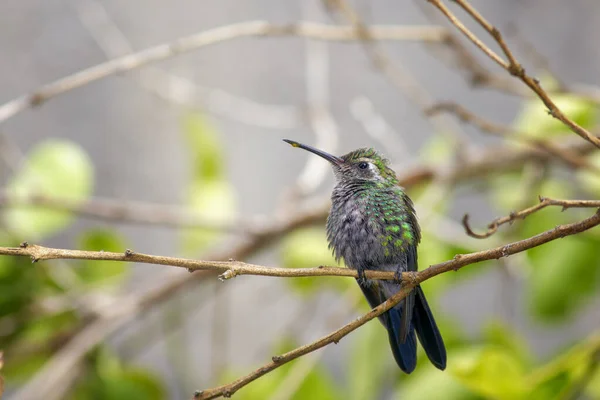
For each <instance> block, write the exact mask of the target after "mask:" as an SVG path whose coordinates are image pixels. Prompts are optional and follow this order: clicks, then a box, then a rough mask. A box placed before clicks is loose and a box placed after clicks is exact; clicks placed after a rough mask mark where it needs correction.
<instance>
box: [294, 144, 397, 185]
mask: <svg viewBox="0 0 600 400" xmlns="http://www.w3.org/2000/svg"><path fill="white" fill-rule="evenodd" d="M284 142H287V143H289V144H291V145H292V146H294V147H298V148H300V149H304V150H306V151H310V152H311V153H314V154H316V155H318V156H320V157H323V158H324V159H326V160H327V161H329V162H330V163H331V165H332V167H333V172H334V173H335V176H336V178H337V180H338V181H339V182H342V183H346V182H374V183H377V184H381V185H385V186H388V185H397V184H398V180H397V178H396V174H395V173H394V171H393V170H392V169H391V168H390V167H389V161H388V160H387V159H385V158H384V157H383V156H382V155H381V154H379V153H378V152H377V151H376V150H375V149H372V148H363V149H357V150H354V151H351V152H350V153H348V154H344V155H343V156H341V157H337V156H334V155H332V154H329V153H327V152H324V151H322V150H319V149H316V148H314V147H312V146H307V145H305V144H301V143H298V142H295V141H293V140H288V139H284Z"/></svg>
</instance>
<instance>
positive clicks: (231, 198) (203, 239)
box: [182, 114, 236, 257]
mask: <svg viewBox="0 0 600 400" xmlns="http://www.w3.org/2000/svg"><path fill="white" fill-rule="evenodd" d="M183 131H184V134H185V135H184V136H185V140H186V142H187V145H188V146H187V149H188V151H189V153H190V154H189V156H190V160H191V162H192V165H191V167H192V168H191V173H192V175H191V177H190V178H191V179H190V183H189V186H188V188H187V193H186V194H185V199H186V205H187V206H188V207H189V208H190V209H192V210H194V211H195V212H196V213H197V215H198V217H199V218H202V219H205V220H206V221H207V222H208V223H211V224H215V225H219V224H230V223H231V222H232V220H233V218H232V217H233V216H234V213H235V211H236V201H235V190H234V188H233V186H232V185H231V183H230V182H229V181H228V179H227V176H226V175H225V171H224V167H223V166H224V163H225V152H224V150H223V147H222V145H221V143H220V141H219V136H218V133H217V131H216V130H215V129H214V127H213V126H212V125H211V123H210V121H209V120H208V119H207V117H205V116H203V115H200V114H190V115H188V116H187V117H186V119H185V121H184V127H183ZM182 235H183V237H182V247H183V249H182V250H183V252H184V254H185V255H188V256H190V257H191V256H194V255H197V254H198V252H199V251H201V250H202V249H204V248H206V247H207V246H208V245H210V244H211V243H214V241H215V240H217V239H218V238H219V236H220V233H219V232H216V231H215V230H214V229H209V228H195V229H189V230H186V231H184V232H183V233H182Z"/></svg>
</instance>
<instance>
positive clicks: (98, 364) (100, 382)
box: [69, 348, 167, 400]
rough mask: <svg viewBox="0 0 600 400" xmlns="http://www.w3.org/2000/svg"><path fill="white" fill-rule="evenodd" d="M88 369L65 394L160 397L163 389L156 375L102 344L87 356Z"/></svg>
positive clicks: (77, 398) (106, 399) (80, 398)
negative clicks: (127, 363)
mask: <svg viewBox="0 0 600 400" xmlns="http://www.w3.org/2000/svg"><path fill="white" fill-rule="evenodd" d="M88 364H89V367H90V369H89V370H88V371H86V372H87V373H86V374H85V375H84V376H83V379H82V381H81V383H80V384H79V385H78V387H77V388H76V389H75V391H74V392H73V393H72V394H71V396H70V397H69V398H70V400H85V399H103V400H138V399H139V400H162V399H165V398H167V393H166V390H165V388H164V386H163V385H162V383H161V381H160V379H159V377H158V376H155V375H154V374H153V373H151V372H150V371H147V370H144V369H141V368H135V367H129V366H126V365H123V364H122V363H121V361H120V360H119V359H118V358H117V357H116V356H115V355H114V354H112V353H111V352H109V351H108V350H106V349H105V348H99V349H98V350H96V351H95V352H93V353H92V354H91V355H90V356H89V361H88Z"/></svg>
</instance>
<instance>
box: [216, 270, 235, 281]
mask: <svg viewBox="0 0 600 400" xmlns="http://www.w3.org/2000/svg"><path fill="white" fill-rule="evenodd" d="M236 276H237V272H235V271H234V270H233V269H228V270H227V271H225V272H223V273H222V274H221V275H219V276H218V278H219V280H220V281H221V282H225V281H226V280H228V279H231V278H235V277H236Z"/></svg>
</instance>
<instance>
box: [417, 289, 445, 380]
mask: <svg viewBox="0 0 600 400" xmlns="http://www.w3.org/2000/svg"><path fill="white" fill-rule="evenodd" d="M414 292H416V296H415V306H414V312H413V325H414V328H415V330H416V331H417V336H418V337H419V342H421V346H423V350H425V354H427V357H428V358H429V360H430V361H431V363H432V364H433V365H435V366H436V367H437V368H439V369H441V370H443V369H445V368H446V347H445V346H444V340H443V339H442V335H441V334H440V331H439V329H438V327H437V325H436V323H435V319H434V318H433V315H432V314H431V310H430V309H429V304H427V300H426V299H425V294H424V293H423V290H422V289H421V287H420V286H417V287H415V290H414Z"/></svg>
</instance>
